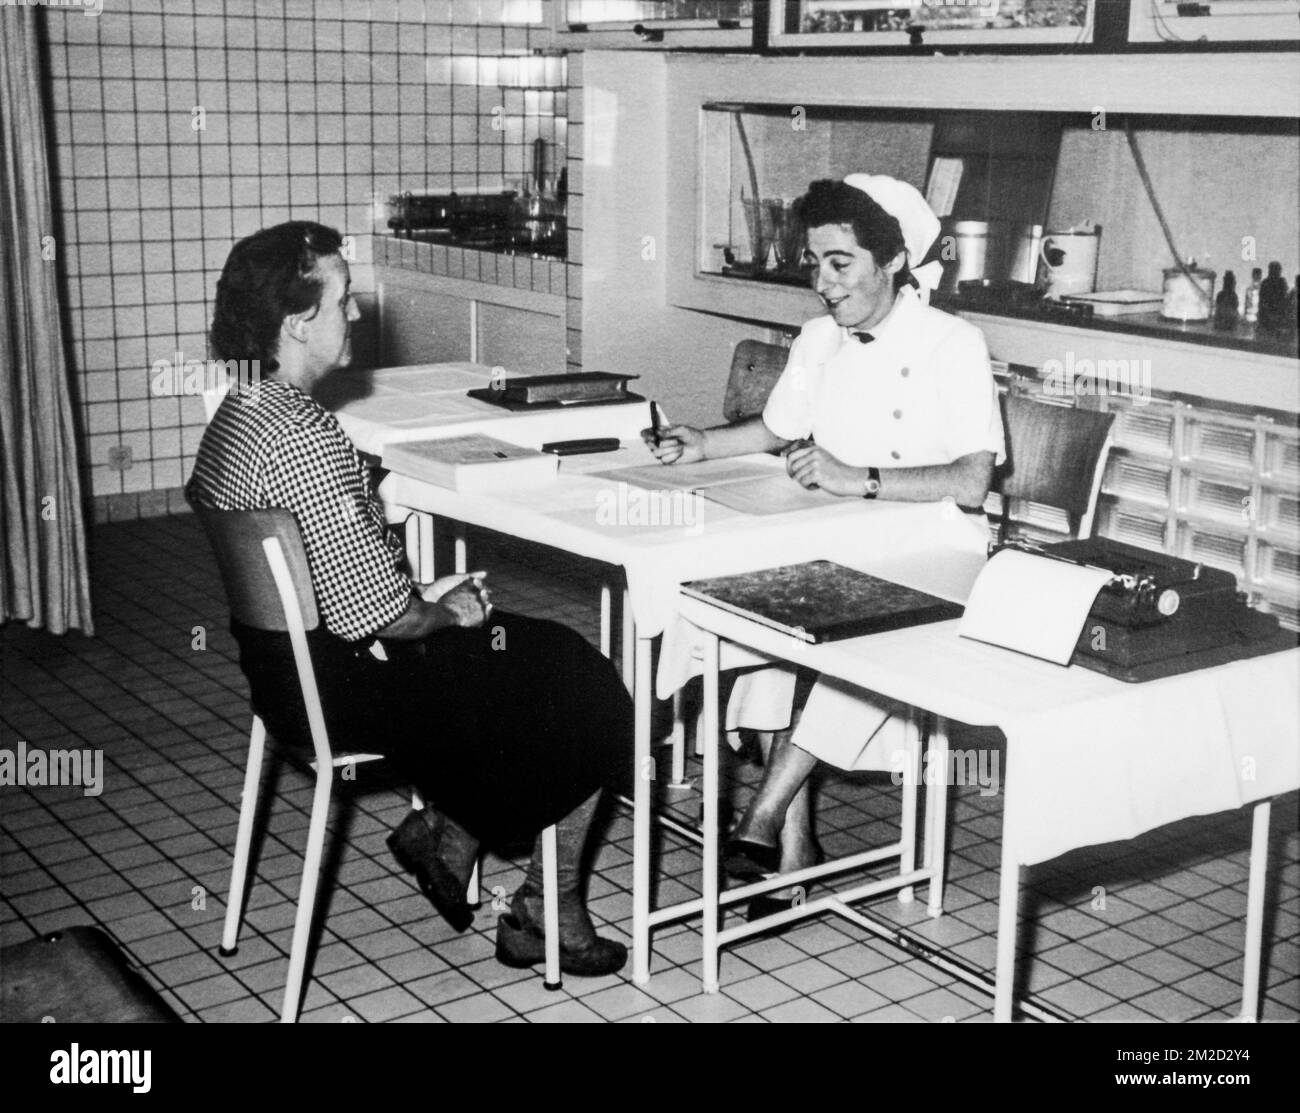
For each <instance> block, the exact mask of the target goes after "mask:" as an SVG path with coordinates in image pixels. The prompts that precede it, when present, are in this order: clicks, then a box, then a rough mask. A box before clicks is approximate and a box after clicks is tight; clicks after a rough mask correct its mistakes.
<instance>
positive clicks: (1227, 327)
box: [1214, 271, 1240, 332]
mask: <svg viewBox="0 0 1300 1113" xmlns="http://www.w3.org/2000/svg"><path fill="white" fill-rule="evenodd" d="M1239 314H1240V309H1239V307H1238V305H1237V276H1236V275H1235V274H1233V273H1232V271H1224V272H1223V289H1222V290H1220V291H1219V296H1218V297H1216V298H1215V299H1214V327H1215V328H1216V329H1218V330H1219V331H1221V332H1231V331H1232V330H1233V329H1234V328H1236V327H1237V317H1238V315H1239Z"/></svg>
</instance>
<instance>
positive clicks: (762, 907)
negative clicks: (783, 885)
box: [745, 895, 803, 935]
mask: <svg viewBox="0 0 1300 1113" xmlns="http://www.w3.org/2000/svg"><path fill="white" fill-rule="evenodd" d="M799 903H800V904H802V903H803V901H802V900H800V901H799ZM794 907H796V904H795V898H793V897H773V896H768V895H763V896H758V897H751V898H750V901H749V905H748V907H747V908H746V909H745V923H747V924H752V923H753V922H754V921H755V920H765V919H767V917H768V916H775V915H777V914H778V913H780V912H789V911H790V909H792V908H794ZM800 922H801V921H799V920H791V921H789V922H788V923H784V924H779V925H777V926H776V927H772V928H768V930H767V931H766V932H764V934H765V935H784V934H785V933H786V932H787V931H789V930H790V929H791V928H793V927H797V926H798V925H799V923H800Z"/></svg>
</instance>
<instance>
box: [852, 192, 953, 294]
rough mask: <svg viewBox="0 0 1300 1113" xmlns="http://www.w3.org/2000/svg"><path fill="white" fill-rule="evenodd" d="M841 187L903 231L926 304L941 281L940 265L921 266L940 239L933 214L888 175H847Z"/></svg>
mask: <svg viewBox="0 0 1300 1113" xmlns="http://www.w3.org/2000/svg"><path fill="white" fill-rule="evenodd" d="M844 184H845V185H849V186H852V187H853V188H854V189H857V190H861V191H862V192H863V193H865V194H866V195H867V196H868V197H870V198H871V199H872V200H873V201H874V202H875V203H876V204H877V205H879V206H880V207H881V208H882V209H884V210H885V212H887V213H889V215H890V216H892V217H893V218H894V219H895V220H897V221H898V225H899V227H900V228H901V229H902V230H903V246H904V247H906V248H907V256H908V265H909V267H910V268H911V271H912V276H913V277H914V278H915V279H916V280H917V282H918V283H919V284H920V286H921V292H922V296H923V298H925V299H926V300H927V301H928V300H929V292H930V291H931V290H933V289H935V287H937V286H938V285H939V279H940V278H942V277H943V265H942V264H941V263H938V262H931V263H927V264H926V265H925V266H921V265H920V263H921V260H922V259H924V258H925V256H926V253H927V252H928V251H929V250H930V247H931V246H932V245H933V244H934V241H935V239H936V238H938V235H939V218H938V217H937V216H935V215H934V210H933V209H931V208H930V206H929V204H928V203H927V202H926V200H925V198H924V197H922V196H921V193H920V191H919V190H918V189H917V188H916V187H915V186H911V185H908V184H907V182H900V181H899V180H898V179H897V178H891V177H889V175H888V174H850V175H849V176H848V177H847V178H845V179H844Z"/></svg>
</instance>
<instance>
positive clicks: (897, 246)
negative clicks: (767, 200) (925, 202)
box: [795, 178, 916, 290]
mask: <svg viewBox="0 0 1300 1113" xmlns="http://www.w3.org/2000/svg"><path fill="white" fill-rule="evenodd" d="M795 213H796V215H797V216H798V218H799V222H800V224H801V225H802V226H803V229H804V235H805V236H806V235H807V234H808V231H809V229H812V228H820V227H822V225H825V224H846V225H848V226H849V227H850V228H852V229H853V235H854V236H855V237H857V241H858V246H859V247H865V248H866V249H867V250H868V251H870V252H871V257H872V258H873V259H875V261H876V265H877V266H881V267H883V266H884V265H885V264H886V263H888V262H889V261H890V260H891V259H893V258H894V256H895V255H897V254H898V253H899V252H900V251H902V250H904V248H905V247H906V245H905V244H904V242H903V229H902V227H901V226H900V225H899V223H898V219H897V218H896V217H894V216H893V215H891V214H890V213H889V212H887V211H886V210H885V209H883V208H882V207H881V206H880V205H878V204H876V202H875V200H874V199H873V198H872V197H871V196H870V195H868V194H866V193H863V191H862V190H860V189H857V188H855V187H854V186H851V185H848V184H847V183H845V182H837V181H835V180H834V179H832V178H823V179H821V180H820V181H816V182H813V183H811V184H810V185H809V186H808V192H807V193H805V194H804V195H803V196H802V197H800V198H799V200H798V201H796V202H795ZM915 285H916V279H915V278H913V277H912V272H911V270H910V268H909V267H908V265H907V261H906V260H904V261H903V265H902V267H901V268H899V270H898V271H897V272H896V273H895V274H894V289H895V290H901V289H902V288H903V287H904V286H915Z"/></svg>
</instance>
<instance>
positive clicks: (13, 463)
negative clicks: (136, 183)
mask: <svg viewBox="0 0 1300 1113" xmlns="http://www.w3.org/2000/svg"><path fill="white" fill-rule="evenodd" d="M47 152H48V148H47V146H46V137H45V120H44V117H43V115H42V111H41V79H40V54H39V50H38V44H37V35H36V12H35V11H34V10H33V9H31V8H28V7H25V6H10V5H7V4H6V5H0V622H8V621H10V620H11V619H19V620H22V621H24V622H26V623H27V624H28V625H29V626H36V627H40V626H43V627H45V628H47V629H48V630H50V631H51V632H52V633H55V634H63V633H66V632H67V631H68V630H69V629H70V628H72V627H76V628H78V629H80V630H82V631H83V632H85V633H86V634H93V633H94V627H93V624H92V620H91V614H90V579H89V575H88V569H87V564H86V527H85V520H84V517H83V514H82V505H81V483H80V479H79V476H78V472H77V441H76V429H75V426H74V424H73V415H72V399H71V395H70V392H69V389H68V365H67V360H66V358H65V354H64V348H63V331H62V323H61V320H60V314H59V299H58V290H57V285H56V273H57V272H56V269H55V268H56V267H58V266H59V265H60V252H61V250H62V248H63V245H62V244H61V243H59V242H57V241H56V239H55V237H54V220H53V211H52V207H51V202H50V171H49V162H48V153H47Z"/></svg>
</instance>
